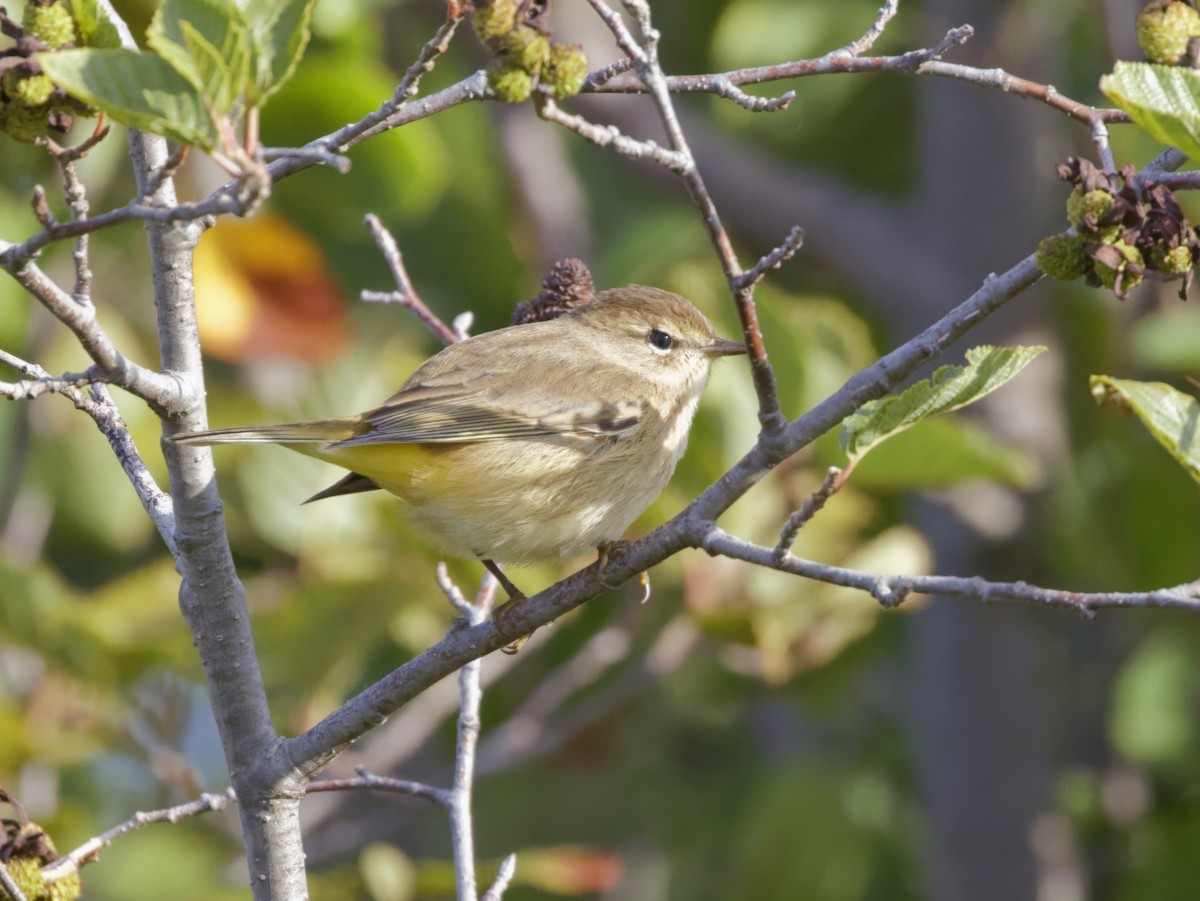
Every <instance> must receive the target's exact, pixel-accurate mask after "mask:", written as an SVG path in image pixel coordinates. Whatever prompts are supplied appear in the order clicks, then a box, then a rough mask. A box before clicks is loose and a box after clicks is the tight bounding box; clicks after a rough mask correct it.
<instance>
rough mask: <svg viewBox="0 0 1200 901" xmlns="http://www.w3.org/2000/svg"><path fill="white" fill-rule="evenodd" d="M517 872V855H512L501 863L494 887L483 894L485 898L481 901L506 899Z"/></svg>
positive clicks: (480, 900)
mask: <svg viewBox="0 0 1200 901" xmlns="http://www.w3.org/2000/svg"><path fill="white" fill-rule="evenodd" d="M516 872H517V855H515V854H510V855H508V857H506V858H504V860H502V861H500V870H499V871H498V872H497V873H496V879H495V881H494V882H493V883H492V887H491V888H489V889H488V890H487V891H486V892H484V893H483V897H481V898H480V899H479V901H500V899H501V898H503V897H504V893H505V892H506V891H507V890H508V884H509V883H510V882H512V878H513V876H514V875H515V874H516Z"/></svg>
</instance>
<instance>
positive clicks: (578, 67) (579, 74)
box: [547, 44, 588, 100]
mask: <svg viewBox="0 0 1200 901" xmlns="http://www.w3.org/2000/svg"><path fill="white" fill-rule="evenodd" d="M587 74H588V61H587V57H586V56H585V55H584V53H583V48H582V47H580V46H579V45H578V44H555V45H554V49H553V50H551V51H550V73H549V77H548V79H547V81H549V83H550V86H551V87H552V88H554V96H555V97H557V98H558V99H559V100H562V99H563V98H564V97H573V96H575V95H576V94H578V93H579V89H580V88H582V87H583V82H584V80H585V79H586V78H587Z"/></svg>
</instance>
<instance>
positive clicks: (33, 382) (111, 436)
mask: <svg viewBox="0 0 1200 901" xmlns="http://www.w3.org/2000/svg"><path fill="white" fill-rule="evenodd" d="M0 363H4V364H6V365H8V366H11V367H12V368H14V369H16V370H17V371H18V372H20V373H21V374H22V375H25V376H28V377H29V382H16V383H10V384H9V385H4V384H0V396H9V395H8V391H7V390H4V389H6V388H8V387H12V388H14V389H16V390H15V391H14V394H16V393H18V392H19V391H20V390H22V387H23V386H28V387H25V388H24V390H28V391H30V392H31V394H33V395H34V396H36V394H37V393H46V391H51V392H53V393H55V394H61V395H63V396H64V397H66V398H68V399H69V400H70V401H71V403H73V404H74V405H75V407H76V409H78V410H82V411H83V412H84V413H87V414H88V416H90V417H92V421H93V422H95V423H96V427H97V428H98V429H100V431H101V432H102V433H103V435H104V437H105V438H106V439H107V440H108V444H109V447H111V448H112V450H113V453H114V454H116V456H117V460H118V462H120V464H121V468H122V469H123V470H124V471H125V476H126V477H127V478H128V479H129V481H130V483H131V484H132V485H133V488H134V491H136V492H137V496H138V499H139V500H140V501H141V502H142V506H143V507H144V508H145V510H146V512H147V513H149V514H150V518H151V519H152V520H153V521H154V525H155V527H156V528H157V529H158V534H159V536H160V537H161V538H162V540H163V543H164V544H166V546H167V549H168V550H169V551H170V552H171V553H172V555H174V553H175V511H174V504H173V502H172V500H171V496H170V495H169V494H167V493H166V492H164V491H163V490H162V489H161V488H160V487H159V486H158V483H157V482H156V481H155V480H154V476H153V475H152V474H151V473H150V470H149V468H148V467H147V466H146V461H145V460H143V459H142V455H141V453H140V452H139V451H138V449H137V445H135V444H134V443H133V437H132V436H131V435H130V434H129V429H128V427H127V426H126V425H125V420H124V418H123V417H122V416H121V411H120V410H119V409H117V405H116V404H115V403H113V400H112V398H111V397H109V395H108V391H107V389H106V388H105V387H104V385H102V384H97V383H96V381H95V380H94V379H93V380H91V382H90V384H91V390H90V391H86V392H85V391H82V390H80V388H79V387H77V386H76V385H73V384H69V383H62V384H59V383H58V382H59V381H60V380H57V379H55V378H53V377H52V376H51V375H50V373H48V372H46V370H44V369H43V368H42V367H41V366H38V365H37V364H36V363H30V362H27V361H25V360H22V359H21V358H20V357H15V356H13V355H12V354H10V353H7V352H5V351H0ZM63 378H64V379H66V378H68V377H67V376H64V377H63ZM39 384H46V385H49V387H48V388H47V389H46V391H40V392H39V391H37V388H36V386H37V385H39Z"/></svg>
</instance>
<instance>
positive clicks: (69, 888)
mask: <svg viewBox="0 0 1200 901" xmlns="http://www.w3.org/2000/svg"><path fill="white" fill-rule="evenodd" d="M82 894H83V880H82V879H80V878H79V872H78V871H75V872H73V873H68V874H67V875H66V876H63V877H61V878H59V879H55V880H54V881H53V882H51V883H50V885H49V886H47V889H46V894H45V899H46V901H76V899H78V898H79V896H80V895H82Z"/></svg>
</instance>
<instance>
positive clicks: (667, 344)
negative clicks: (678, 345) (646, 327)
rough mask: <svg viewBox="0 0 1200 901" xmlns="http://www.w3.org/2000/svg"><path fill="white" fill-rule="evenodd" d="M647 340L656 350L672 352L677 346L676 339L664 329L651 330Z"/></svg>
mask: <svg viewBox="0 0 1200 901" xmlns="http://www.w3.org/2000/svg"><path fill="white" fill-rule="evenodd" d="M646 340H647V341H649V342H650V346H651V347H653V348H654V349H655V350H670V349H671V348H672V347H674V346H675V339H674V338H672V337H671V336H670V335H668V334H667V333H666V332H664V331H663V330H662V329H657V328H656V329H651V331H650V334H649V335H647V336H646Z"/></svg>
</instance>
